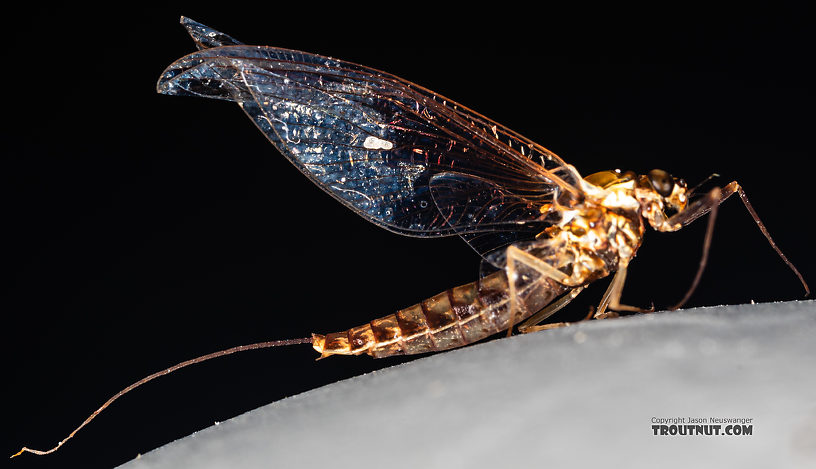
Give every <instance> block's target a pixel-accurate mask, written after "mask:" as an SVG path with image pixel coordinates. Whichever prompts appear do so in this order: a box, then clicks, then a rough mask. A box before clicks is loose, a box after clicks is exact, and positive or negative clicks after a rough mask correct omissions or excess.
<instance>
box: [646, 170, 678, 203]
mask: <svg viewBox="0 0 816 469" xmlns="http://www.w3.org/2000/svg"><path fill="white" fill-rule="evenodd" d="M649 181H650V182H651V183H652V187H654V189H655V190H656V191H657V193H658V194H660V195H661V196H663V197H668V196H670V195H671V193H672V190H674V179H673V178H672V177H671V174H669V173H667V172H666V171H663V170H662V169H653V170H651V171H649Z"/></svg>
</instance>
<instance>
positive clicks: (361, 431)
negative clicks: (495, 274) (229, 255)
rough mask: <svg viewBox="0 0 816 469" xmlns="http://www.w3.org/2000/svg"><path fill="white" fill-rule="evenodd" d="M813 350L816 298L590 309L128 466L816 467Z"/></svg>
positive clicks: (170, 447) (353, 384) (263, 414)
mask: <svg viewBox="0 0 816 469" xmlns="http://www.w3.org/2000/svg"><path fill="white" fill-rule="evenodd" d="M330 359H332V360H335V359H338V360H342V359H349V358H344V357H339V358H336V357H332V358H330ZM352 359H353V358H352ZM814 365H816V302H814V301H798V302H787V303H768V304H756V305H740V306H721V307H710V308H697V309H690V310H685V311H678V312H672V313H657V314H652V315H643V316H632V317H628V318H623V319H617V320H604V321H591V322H586V323H581V324H578V325H574V326H571V327H567V328H563V329H557V330H553V331H545V332H541V333H536V334H528V335H521V336H516V337H512V338H510V339H507V340H493V341H490V342H487V343H483V344H478V345H474V346H470V347H466V348H463V349H460V350H454V351H451V352H447V353H442V354H437V355H432V356H428V357H426V358H423V359H420V360H416V361H413V362H410V363H407V364H404V365H400V366H395V367H392V368H389V369H386V370H382V371H379V372H375V373H370V374H367V375H363V376H359V377H357V378H353V379H349V380H346V381H342V382H338V383H335V384H332V385H329V386H325V387H323V388H320V389H316V390H313V391H310V392H307V393H304V394H300V395H298V396H294V397H291V398H288V399H284V400H282V401H280V402H275V403H273V404H269V405H267V406H264V407H261V408H258V409H255V410H253V411H251V412H247V413H245V414H243V415H240V416H238V417H235V418H233V419H231V420H228V421H226V422H222V423H220V425H216V426H213V427H210V428H208V429H206V430H203V431H201V432H198V433H196V434H193V435H191V436H188V437H186V438H183V439H180V440H178V441H175V442H172V443H170V444H167V445H165V446H163V447H161V448H159V449H156V450H154V451H151V452H150V453H148V454H145V455H143V456H141V457H140V458H138V459H136V460H133V461H131V462H129V463H127V464H125V465H123V466H120V467H122V468H125V469H136V468H179V467H191V468H192V467H194V468H198V469H203V468H269V467H281V468H285V467H298V468H309V467H316V468H325V467H327V466H339V467H353V468H363V467H377V468H395V467H410V468H420V467H422V468H427V467H444V468H457V467H468V468H474V467H602V466H606V467H630V468H632V467H688V466H691V467H740V468H751V467H816V399H814V396H815V395H816V373H814V371H816V366H814ZM653 418H672V419H673V418H684V419H686V420H685V422H686V423H688V422H689V418H705V419H708V423H709V424H715V425H716V424H717V423H716V422H713V421H712V420H711V419H712V418H718V419H719V418H741V419H750V421H747V420H746V422H747V425H750V429H751V434H750V435H739V436H736V435H727V436H726V435H712V436H706V435H686V436H680V435H676V436H671V435H655V434H654V431H653V428H652V425H656V423H654V422H653ZM681 425H682V424H681ZM720 425H721V429H720V430H719V431H720V433H723V432H724V431H725V427H726V425H728V424H727V423H722V424H720Z"/></svg>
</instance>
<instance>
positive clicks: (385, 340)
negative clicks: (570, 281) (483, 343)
mask: <svg viewBox="0 0 816 469" xmlns="http://www.w3.org/2000/svg"><path fill="white" fill-rule="evenodd" d="M520 283H523V284H520V285H519V284H517V290H516V291H517V292H518V296H519V304H520V305H521V309H522V310H521V311H519V312H518V313H517V315H516V317H515V318H514V319H515V320H514V323H518V322H520V321H521V320H523V319H525V318H527V317H529V316H530V315H532V314H533V313H535V312H537V311H539V310H541V309H542V308H544V307H545V306H546V305H547V304H548V303H550V302H551V301H552V300H553V299H554V298H555V297H557V296H559V295H561V294H562V293H564V292H565V291H566V290H567V287H564V286H563V285H561V284H559V283H557V282H554V281H552V280H550V279H546V278H542V277H539V278H538V279H537V280H535V281H526V282H520ZM508 295H509V294H508V284H507V275H506V274H505V272H504V271H503V270H499V271H497V272H495V273H493V274H491V275H488V276H486V277H483V278H481V279H479V280H477V281H475V282H471V283H468V284H465V285H462V286H459V287H456V288H451V289H449V290H446V291H444V292H442V293H440V294H438V295H436V296H433V297H431V298H428V299H427V300H425V301H422V302H421V303H419V304H416V305H414V306H411V307H408V308H405V309H403V310H400V311H398V312H397V313H395V314H391V315H388V316H385V317H382V318H379V319H375V320H373V321H371V322H370V323H368V324H365V325H362V326H358V327H353V328H351V329H349V330H347V331H343V332H334V333H331V334H328V335H325V336H324V335H321V334H312V346H313V347H314V349H315V350H317V351H318V353H320V356H321V358H323V357H327V356H329V355H360V354H363V353H367V354H369V355H371V356H373V357H375V358H381V357H388V356H391V355H409V354H416V353H426V352H438V351H441V350H448V349H451V348H455V347H461V346H463V345H467V344H471V343H473V342H476V341H478V340H481V339H484V338H486V337H489V336H491V335H493V334H496V333H498V332H501V331H504V330H506V329H507V328H508V327H509V326H510V320H511V318H510V309H509V307H508V298H509V296H508Z"/></svg>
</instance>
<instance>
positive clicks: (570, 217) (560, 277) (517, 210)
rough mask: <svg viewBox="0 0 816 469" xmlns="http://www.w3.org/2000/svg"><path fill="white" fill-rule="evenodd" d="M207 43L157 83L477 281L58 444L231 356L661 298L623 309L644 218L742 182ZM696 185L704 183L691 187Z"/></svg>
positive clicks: (367, 72) (419, 337)
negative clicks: (195, 99)
mask: <svg viewBox="0 0 816 469" xmlns="http://www.w3.org/2000/svg"><path fill="white" fill-rule="evenodd" d="M181 23H182V24H183V25H184V27H185V28H186V29H187V31H188V33H189V34H190V35H191V36H192V38H193V40H194V41H195V43H196V45H197V46H198V49H199V50H198V51H197V52H194V53H192V54H189V55H187V56H184V57H182V58H181V59H179V60H177V61H176V62H174V63H173V64H171V65H170V66H169V67H168V68H167V69H166V70H165V71H164V72H163V73H162V75H161V77H160V79H159V82H158V85H157V89H158V92H159V93H162V94H168V95H178V96H200V97H207V98H214V99H221V100H226V101H233V102H235V103H237V104H238V105H239V106H240V107H241V108H242V109H243V110H244V112H245V113H246V114H247V115H248V116H249V117H250V118H251V119H252V121H253V122H254V123H255V125H256V126H257V127H258V128H259V129H260V130H261V131H262V132H263V133H264V135H266V137H267V138H268V139H269V140H270V142H271V143H272V144H273V145H274V146H275V147H276V148H277V149H278V151H279V152H280V153H282V154H283V155H284V156H285V157H286V158H287V159H289V161H290V162H292V163H293V164H294V165H295V166H296V167H297V168H298V169H299V170H300V171H301V172H302V173H303V174H304V175H306V177H308V178H309V179H311V180H312V182H314V183H315V184H316V185H317V186H318V187H320V188H321V189H323V190H324V191H326V192H327V193H329V194H330V195H331V196H333V197H334V198H335V199H337V200H338V201H339V202H340V203H342V204H343V205H345V206H346V207H348V208H350V209H351V210H352V211H354V212H356V213H357V214H358V215H360V216H362V217H363V218H365V219H367V220H369V221H371V222H373V223H375V224H377V225H379V226H381V227H383V228H385V229H388V230H390V231H393V232H396V233H399V234H402V235H407V236H418V237H441V236H457V235H458V236H459V237H461V238H462V239H463V240H464V241H465V242H466V243H467V244H468V245H470V247H472V248H473V249H474V250H475V251H476V252H477V253H478V254H479V255H480V256H481V257H482V265H483V266H484V269H483V270H484V272H483V274H482V275H481V277H480V278H479V279H478V280H476V281H475V282H472V283H469V284H466V285H462V286H459V287H455V288H451V289H449V290H447V291H444V292H442V293H440V294H438V295H436V296H433V297H431V298H429V299H427V300H425V301H422V302H421V303H419V304H416V305H413V306H410V307H408V308H405V309H402V310H400V311H398V312H396V313H394V314H391V315H388V316H385V317H382V318H379V319H374V320H372V321H371V322H370V323H368V324H365V325H362V326H358V327H353V328H351V329H349V330H347V331H343V332H335V333H330V334H326V335H323V334H313V335H312V337H311V338H304V339H293V340H284V341H272V342H263V343H259V344H252V345H246V346H240V347H234V348H231V349H228V350H223V351H220V352H215V353H212V354H209V355H205V356H202V357H198V358H195V359H192V360H188V361H185V362H182V363H179V364H177V365H175V366H173V367H171V368H168V369H166V370H163V371H160V372H158V373H155V374H153V375H150V376H148V377H146V378H144V379H142V380H140V381H138V382H136V383H134V384H133V385H131V386H129V387H127V388H125V389H124V390H122V391H120V392H119V393H117V394H116V395H114V396H113V397H112V398H111V399H109V400H108V401H107V402H106V403H105V404H103V405H102V407H100V408H99V409H98V410H97V411H95V412H94V413H93V414H92V415H91V416H90V417H88V419H86V420H85V421H84V422H83V423H82V424H81V425H80V426H79V427H78V428H77V429H76V430H74V431H73V432H72V433H71V434H70V435H69V436H68V437H67V438H65V439H64V440H62V441H61V442H60V443H59V444H57V446H55V447H54V448H52V449H50V450H47V451H39V450H32V449H29V448H23V449H22V450H20V451H19V452H18V453H17V454H15V456H16V455H19V454H21V453H23V452H31V453H36V454H47V453H51V452H54V451H56V450H57V449H58V448H59V447H60V446H62V445H63V444H64V443H65V442H66V441H67V440H68V439H70V438H71V437H73V435H74V434H75V433H76V432H77V431H79V430H80V429H81V428H83V427H84V426H85V425H86V424H88V423H89V422H90V421H91V420H92V419H93V418H94V417H95V416H96V415H97V414H99V412H101V411H102V410H103V409H105V408H106V407H107V406H108V405H110V404H111V403H112V402H113V401H114V400H116V399H117V398H119V397H120V396H121V395H123V394H125V393H127V392H129V391H130V390H132V389H133V388H135V387H138V386H140V385H142V384H144V383H146V382H148V381H151V380H153V379H155V378H156V377H159V376H162V375H165V374H167V373H170V372H172V371H175V370H177V369H179V368H182V367H185V366H188V365H191V364H193V363H198V362H201V361H204V360H208V359H211V358H215V357H219V356H223V355H227V354H231V353H234V352H238V351H242V350H248V349H257V348H264V347H272V346H280V345H291V344H299V343H310V344H311V345H312V346H313V347H314V349H315V350H316V351H317V352H318V353H319V354H320V358H324V357H328V356H330V355H360V354H368V355H371V356H373V357H377V358H379V357H387V356H393V355H402V354H418V353H426V352H435V351H441V350H447V349H451V348H455V347H461V346H464V345H467V344H470V343H473V342H476V341H479V340H482V339H484V338H487V337H489V336H492V335H494V334H497V333H499V332H502V331H507V333H508V334H510V333H511V331H513V330H514V329H516V327H518V330H519V331H521V332H530V331H535V330H540V329H545V328H551V327H559V326H562V325H564V323H555V324H544V323H545V322H546V320H547V319H548V318H549V317H550V316H552V315H553V314H554V313H555V312H556V311H558V310H559V309H561V308H562V307H564V306H565V305H566V304H567V303H569V302H570V301H572V300H573V299H574V298H575V297H576V296H577V295H578V294H579V293H580V292H581V291H583V290H584V289H585V287H586V286H587V285H588V284H590V283H592V282H593V281H595V280H598V279H600V278H603V277H606V276H608V275H610V274H612V273H614V277H613V278H612V281H611V283H610V285H609V287H608V288H607V290H606V292H605V293H604V295H603V297H602V300H601V303H600V305H599V306H598V307H597V308H596V309H594V310H593V311H592V312H591V313H590V316H588V317H587V319H590V318H596V319H601V318H605V317H610V316H615V315H616V314H617V312H621V311H627V312H647V311H650V310H651V309H644V308H638V307H634V306H629V305H625V304H622V303H621V301H620V299H621V293H622V291H623V286H624V281H625V279H626V273H627V267H628V265H629V263H630V262H631V261H632V259H633V258H634V257H635V254H636V252H637V250H638V248H639V247H640V245H641V243H642V241H643V236H644V233H645V229H646V225H647V224H648V225H650V226H651V227H652V228H653V229H655V230H657V231H676V230H679V229H680V228H682V227H683V226H685V225H687V224H689V223H691V222H692V221H694V220H695V219H697V218H699V217H701V216H703V215H705V214H708V213H710V217H709V223H708V229H707V232H706V238H705V241H704V246H703V255H702V258H701V261H700V265H699V267H698V270H697V275H696V276H695V278H694V280H693V282H692V284H691V287H690V288H689V289H688V291H687V293H686V295H685V297H684V298H683V299H682V300H681V301H680V302H679V303H678V304H676V305H675V306H674V308H677V307H680V306H681V305H682V304H683V303H685V302H686V301H687V300H688V298H689V297H690V295H691V294H692V292H693V291H694V289H695V288H696V286H697V284H698V282H699V280H700V276H701V274H702V272H703V268H704V266H705V263H706V259H707V252H708V248H709V245H710V240H711V233H712V228H713V221H714V218H715V215H716V211H717V207H718V206H719V204H721V203H722V202H723V201H724V200H726V199H727V198H728V197H730V196H731V195H733V194H735V193H736V194H738V195H739V197H740V198H741V199H742V202H743V204H744V205H745V207H746V208H747V209H748V211H749V212H750V214H751V216H752V217H753V219H754V221H755V222H756V223H757V225H758V227H759V229H760V231H761V232H762V234H763V235H764V236H765V238H766V239H767V240H768V242H769V243H770V245H771V247H772V248H773V249H774V250H775V251H776V253H777V254H778V255H779V256H780V257H781V258H782V260H783V261H784V262H785V263H786V264H787V265H788V267H790V269H791V270H792V271H793V272H794V273H795V274H796V276H797V277H798V278H799V280H800V282H801V283H802V284H803V285H804V288H805V292H806V294H809V293H810V291H809V288H808V286H807V283H806V282H805V280H804V278H803V277H802V275H801V274H800V273H799V271H798V270H797V269H796V268H795V267H794V266H793V264H792V263H791V262H790V261H789V260H788V259H787V258H786V257H785V255H784V254H783V253H782V251H781V250H780V249H779V248H778V247H777V246H776V244H775V243H774V241H773V240H772V239H771V236H770V234H769V233H768V230H767V229H766V228H765V226H764V225H763V224H762V222H761V221H760V220H759V217H758V216H757V214H756V212H755V211H754V209H753V208H752V206H751V204H750V203H749V202H748V198H747V197H746V195H745V192H744V191H743V189H742V188H741V187H740V185H739V184H738V183H737V182H736V181H734V182H731V183H730V184H727V185H725V186H724V187H722V188H714V189H712V190H711V191H709V192H707V193H706V194H704V195H703V196H702V197H699V198H696V199H695V200H692V196H693V195H694V193H695V189H696V187H695V188H691V189H689V188H688V186H687V185H686V183H685V182H684V181H683V180H682V179H679V178H676V177H673V176H671V175H670V174H669V173H667V172H666V171H662V170H656V169H655V170H651V171H649V172H647V173H646V174H636V173H634V172H631V171H620V170H613V171H602V172H599V173H595V174H591V175H589V176H587V177H581V175H580V174H579V173H578V171H577V170H576V169H575V168H574V167H573V166H572V165H569V164H567V163H566V162H564V160H562V159H561V158H559V157H558V156H557V155H556V154H554V153H553V152H551V151H549V150H547V149H546V148H544V147H542V146H540V145H538V144H536V143H534V142H533V141H531V140H529V139H527V138H525V137H523V136H521V135H519V134H517V133H516V132H514V131H512V130H510V129H508V128H506V127H504V126H502V125H501V124H498V123H496V122H494V121H492V120H490V119H488V118H486V117H484V116H482V115H480V114H478V113H476V112H474V111H472V110H470V109H468V108H466V107H464V106H462V105H460V104H458V103H456V102H454V101H452V100H450V99H447V98H444V97H442V96H441V95H439V94H437V93H434V92H432V91H430V90H427V89H425V88H422V87H421V86H418V85H416V84H414V83H411V82H409V81H407V80H404V79H402V78H399V77H397V76H394V75H391V74H388V73H385V72H382V71H379V70H375V69H373V68H369V67H365V66H362V65H357V64H353V63H350V62H344V61H341V60H336V59H333V58H329V57H323V56H319V55H314V54H309V53H305V52H299V51H294V50H287V49H280V48H275V47H262V46H247V45H244V44H243V43H241V42H239V41H237V40H235V39H234V38H232V37H230V36H228V35H226V34H224V33H221V32H219V31H216V30H214V29H212V28H209V27H207V26H204V25H202V24H200V23H197V22H195V21H192V20H190V19H188V18H182V19H181ZM697 187H699V186H697Z"/></svg>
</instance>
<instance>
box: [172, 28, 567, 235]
mask: <svg viewBox="0 0 816 469" xmlns="http://www.w3.org/2000/svg"><path fill="white" fill-rule="evenodd" d="M185 26H186V27H187V29H188V31H190V32H191V35H193V37H194V39H195V40H196V43H197V44H198V45H199V47H204V49H203V50H201V51H199V52H196V53H193V54H190V55H187V56H185V57H183V58H181V59H179V60H177V61H176V62H174V63H173V64H172V65H170V67H168V68H167V70H165V72H164V73H163V74H162V76H161V78H160V80H159V83H158V90H159V92H161V93H165V94H176V95H194V96H203V97H210V98H217V99H226V100H230V101H235V102H237V103H238V104H239V105H240V106H241V107H242V108H243V109H244V111H245V112H246V113H247V115H249V117H250V118H251V119H252V120H253V121H254V122H255V124H256V125H257V126H258V127H259V128H260V130H261V131H262V132H263V133H264V134H265V135H266V136H267V138H269V140H270V141H271V142H272V143H273V144H274V145H275V146H276V147H277V148H278V150H280V152H281V153H282V154H284V155H285V156H286V157H287V158H288V159H289V160H290V161H291V162H292V163H294V164H295V166H296V167H298V169H300V170H301V172H303V173H304V174H305V175H306V176H308V177H309V178H310V179H311V180H312V181H314V182H315V183H316V184H317V185H318V186H320V187H321V188H322V189H324V190H325V191H327V192H328V193H329V194H331V195H332V196H334V197H335V198H336V199H338V200H339V201H340V202H342V203H344V204H345V205H346V206H348V207H349V208H351V209H352V210H354V211H356V212H357V213H359V214H360V215H362V216H363V217H365V218H367V219H368V220H370V221H372V222H374V223H377V224H379V225H381V226H383V227H385V228H387V229H390V230H392V231H396V232H398V233H402V234H408V235H415V236H441V235H451V234H460V235H463V234H467V233H475V232H485V231H493V230H495V229H496V227H495V225H496V224H499V223H510V224H518V222H522V221H525V219H515V218H514V217H519V216H531V217H534V218H533V219H532V221H536V220H538V219H539V217H540V215H541V213H540V211H537V210H536V209H532V210H529V211H528V212H522V211H518V210H516V211H514V212H513V214H514V216H513V217H506V218H505V219H504V220H502V221H501V222H498V221H494V222H492V224H480V223H479V222H476V221H474V220H472V219H468V218H466V217H451V216H449V215H450V213H454V212H455V211H457V210H461V209H462V206H461V205H462V204H461V202H462V201H461V200H456V199H455V198H447V199H445V200H441V199H440V200H437V201H434V200H433V196H432V194H431V181H432V179H433V178H434V177H435V176H436V175H440V174H442V173H456V174H460V175H464V176H471V177H475V178H479V179H481V180H485V181H490V182H491V183H492V184H494V185H496V186H498V187H500V188H501V189H502V190H503V191H504V192H505V193H506V194H507V195H508V196H511V195H513V194H523V198H524V199H525V200H526V201H528V202H533V203H535V204H538V207H540V206H544V205H546V204H547V203H548V201H551V200H552V198H553V197H554V196H556V195H558V194H567V195H571V196H576V197H577V196H580V190H579V189H578V188H577V187H578V179H579V178H580V176H579V175H578V174H577V172H576V171H575V170H574V168H572V167H571V166H569V165H567V164H565V163H564V162H563V161H562V160H561V159H560V158H559V157H558V156H556V155H555V154H553V153H551V152H549V151H548V150H546V149H545V148H543V147H541V146H539V145H536V144H535V143H533V142H531V141H530V140H528V139H525V138H524V137H521V136H520V135H518V134H516V133H514V132H513V131H511V130H509V129H507V128H505V127H503V126H501V125H499V124H497V123H495V122H493V121H491V120H489V119H487V118H485V117H483V116H481V115H479V114H477V113H475V112H473V111H470V110H469V109H467V108H465V107H463V106H461V105H459V104H457V103H455V102H453V101H451V100H448V99H446V98H444V97H442V96H439V95H437V94H435V93H433V92H431V91H429V90H426V89H424V88H421V87H419V86H417V85H415V84H413V83H410V82H408V81H406V80H403V79H401V78H399V77H396V76H393V75H390V74H387V73H384V72H380V71H378V70H374V69H371V68H368V67H364V66H360V65H356V64H352V63H348V62H343V61H339V60H335V59H331V58H327V57H322V56H318V55H313V54H309V53H305V52H298V51H292V50H285V49H278V48H273V47H259V46H244V45H238V44H239V43H238V41H236V40H235V39H233V38H231V37H229V36H227V35H225V34H223V33H219V32H217V31H214V30H212V29H211V28H207V27H206V26H203V25H200V24H198V23H195V22H191V21H189V20H187V23H186V24H185ZM213 38H214V39H213ZM221 41H224V42H223V43H224V44H230V45H224V46H219V45H218V44H220V43H221ZM207 47H210V48H207ZM528 221H530V220H528ZM466 241H467V238H466Z"/></svg>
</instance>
